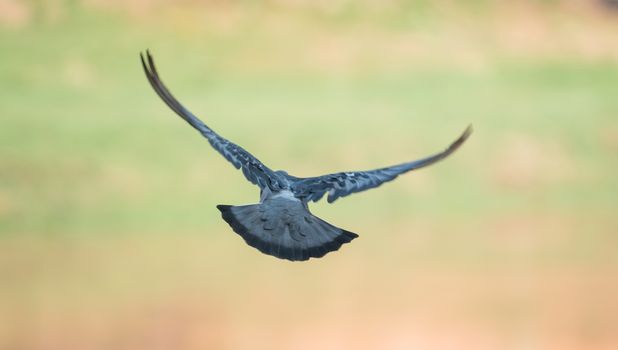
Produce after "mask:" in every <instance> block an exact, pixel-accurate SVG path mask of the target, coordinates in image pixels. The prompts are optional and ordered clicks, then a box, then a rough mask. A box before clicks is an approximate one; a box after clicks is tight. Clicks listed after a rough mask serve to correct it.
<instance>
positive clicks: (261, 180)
mask: <svg viewBox="0 0 618 350" xmlns="http://www.w3.org/2000/svg"><path fill="white" fill-rule="evenodd" d="M140 58H141V59H142V66H143V67H144V72H145V73H146V77H148V81H149V82H150V85H152V88H153V89H154V90H155V91H156V93H157V94H158V95H159V97H161V99H162V100H163V102H165V103H166V104H167V105H168V106H169V107H170V108H171V109H172V110H173V111H174V112H176V114H178V115H179V116H180V117H181V118H182V119H184V120H185V121H186V122H187V123H189V124H190V125H191V126H192V127H194V128H195V129H197V130H198V131H199V132H200V133H201V134H202V135H204V137H206V139H208V142H210V144H211V145H212V147H213V148H214V149H216V150H217V151H218V152H219V153H221V155H222V156H223V157H225V159H227V160H228V161H229V162H230V163H232V164H233V165H234V167H236V169H242V172H243V174H244V175H245V177H246V178H247V180H249V181H250V182H251V183H253V184H255V185H258V186H259V187H260V188H261V189H264V188H265V187H269V188H271V189H275V188H276V187H277V177H276V175H275V174H274V172H273V171H272V170H271V169H269V168H268V167H266V166H265V165H264V164H262V162H260V161H259V160H258V159H257V158H255V157H254V156H252V155H251V154H250V153H249V152H247V151H245V150H244V149H243V148H242V147H240V146H238V145H236V144H234V143H232V142H230V141H228V140H226V139H225V138H223V137H221V136H219V135H218V134H217V133H216V132H214V131H213V130H212V129H211V128H209V127H208V126H207V125H206V124H204V122H202V121H201V120H200V119H199V118H198V117H196V116H195V115H194V114H193V113H191V112H189V110H187V109H186V108H185V107H184V106H183V105H181V104H180V102H178V100H176V98H175V97H174V96H173V95H172V94H171V93H170V92H169V90H168V89H167V88H166V87H165V85H164V84H163V82H162V81H161V79H160V78H159V74H158V73H157V69H156V67H155V64H154V60H153V59H152V56H151V55H150V52H148V51H146V59H144V56H143V55H142V54H141V53H140Z"/></svg>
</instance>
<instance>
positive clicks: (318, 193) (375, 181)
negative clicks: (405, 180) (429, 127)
mask: <svg viewBox="0 0 618 350" xmlns="http://www.w3.org/2000/svg"><path fill="white" fill-rule="evenodd" d="M471 133H472V126H468V128H466V130H465V131H464V132H463V134H461V136H459V138H458V139H457V140H455V142H453V143H452V144H451V145H450V146H448V148H447V149H445V150H444V151H442V152H440V153H437V154H434V155H432V156H429V157H426V158H423V159H419V160H415V161H412V162H408V163H403V164H399V165H395V166H390V167H386V168H380V169H375V170H369V171H355V172H342V173H335V174H329V175H323V176H317V177H310V178H304V179H300V180H298V181H297V182H296V183H295V184H294V186H293V191H294V193H295V195H296V197H298V198H302V199H304V200H306V201H314V202H317V201H318V200H320V199H321V198H322V197H323V196H324V195H325V194H326V193H327V192H328V198H327V199H328V202H329V203H332V202H334V201H335V200H336V199H337V198H339V197H345V196H347V195H350V194H352V193H356V192H361V191H365V190H368V189H370V188H374V187H378V186H380V185H382V184H383V183H385V182H388V181H392V180H394V179H395V178H396V177H397V176H399V175H401V174H403V173H406V172H408V171H411V170H415V169H419V168H422V167H426V166H428V165H431V164H434V163H436V162H438V161H440V160H442V159H444V158H446V157H448V156H449V155H450V154H452V153H453V152H455V151H456V150H457V149H458V148H459V147H460V146H461V145H462V144H463V143H464V142H465V141H466V139H467V138H468V136H470V134H471Z"/></svg>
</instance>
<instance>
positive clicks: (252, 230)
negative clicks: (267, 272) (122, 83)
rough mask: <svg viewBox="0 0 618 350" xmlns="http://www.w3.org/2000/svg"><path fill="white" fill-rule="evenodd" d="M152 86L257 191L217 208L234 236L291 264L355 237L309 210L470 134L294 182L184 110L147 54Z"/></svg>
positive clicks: (426, 161)
mask: <svg viewBox="0 0 618 350" xmlns="http://www.w3.org/2000/svg"><path fill="white" fill-rule="evenodd" d="M140 58H141V63H142V67H143V69H144V72H145V74H146V77H147V78H148V81H149V82H150V85H151V86H152V88H153V89H154V91H155V92H156V93H157V94H158V95H159V97H160V98H161V99H162V100H163V102H165V103H166V104H167V106H168V107H169V108H171V109H172V110H173V111H174V112H175V113H176V114H177V115H179V116H180V117H181V118H182V119H184V120H185V121H186V122H187V123H189V125H191V126H192V127H193V128H195V129H196V130H197V131H199V133H201V134H202V136H204V137H205V138H206V139H207V140H208V142H209V143H210V145H211V146H212V147H213V148H214V149H215V150H216V151H217V152H219V153H220V154H221V155H222V156H223V157H224V158H225V159H226V160H227V161H229V162H230V163H232V165H233V166H234V167H236V169H240V170H241V171H242V173H243V175H244V176H245V178H246V179H247V180H248V181H249V182H251V183H253V184H254V185H257V186H258V187H259V188H260V200H259V202H258V203H257V204H249V205H238V206H233V205H217V209H219V211H220V212H221V216H222V218H223V220H225V221H226V222H227V223H228V224H229V226H230V227H231V228H232V230H233V231H234V232H236V233H237V234H238V235H239V236H241V237H242V238H243V239H244V241H245V242H246V243H247V244H248V245H249V246H251V247H254V248H256V249H258V250H259V251H260V252H262V253H264V254H267V255H271V256H274V257H276V258H279V259H286V260H289V261H305V260H308V259H310V258H321V257H323V256H324V255H326V254H328V253H330V252H333V251H337V250H339V248H340V247H341V246H342V245H343V244H346V243H349V242H351V241H352V240H354V239H355V238H357V237H358V235H357V234H356V233H354V232H350V231H347V230H344V229H342V228H339V227H337V226H334V225H332V224H330V223H328V222H326V221H324V220H322V219H320V218H319V217H317V216H315V215H313V214H312V213H311V212H310V211H309V206H308V204H309V203H310V202H317V201H319V200H320V199H322V198H323V197H324V196H325V195H327V201H328V202H329V203H332V202H334V201H335V200H337V199H338V198H341V197H345V196H348V195H350V194H353V193H357V192H361V191H365V190H369V189H371V188H375V187H378V186H380V185H382V184H384V183H385V182H389V181H392V180H394V179H395V178H397V177H398V176H399V175H401V174H404V173H407V172H409V171H412V170H416V169H420V168H423V167H426V166H428V165H431V164H434V163H436V162H438V161H440V160H442V159H444V158H446V157H448V156H449V155H451V154H452V153H453V152H455V151H456V150H457V149H458V148H459V147H460V146H461V145H462V144H463V143H464V142H465V141H466V140H467V139H468V137H469V136H470V134H471V133H472V125H469V126H468V127H467V128H466V129H465V130H464V132H463V133H462V134H461V136H459V137H458V138H457V139H456V140H455V141H454V142H452V143H451V144H450V145H449V146H448V147H447V148H446V149H445V150H443V151H442V152H439V153H436V154H433V155H431V156H428V157H425V158H421V159H418V160H414V161H410V162H405V163H401V164H398V165H394V166H388V167H383V168H379V169H374V170H368V171H349V172H338V173H332V174H328V175H322V176H316V177H296V176H292V175H290V174H288V173H287V172H285V171H283V170H277V171H275V170H272V169H271V168H269V167H268V166H266V165H265V164H264V163H262V162H261V161H259V160H258V159H257V158H256V157H254V156H253V155H252V154H251V153H249V152H248V151H246V150H245V149H244V148H242V147H240V146H238V145H237V144H235V143H233V142H231V141H229V140H227V139H225V138H224V137H222V136H220V135H219V134H217V133H216V132H215V131H214V130H213V129H211V128H210V127H209V126H207V125H206V124H205V123H204V122H203V121H202V120H200V119H199V118H198V117H197V116H195V115H194V114H193V113H191V112H190V111H189V110H188V109H186V108H185V107H184V106H183V105H182V104H180V102H178V100H177V99H176V98H175V97H174V96H173V95H172V94H171V92H170V91H169V90H168V89H167V87H166V86H165V85H164V84H163V82H162V80H161V78H160V76H159V73H158V72H157V68H156V66H155V63H154V59H153V57H152V55H151V53H150V51H149V50H146V53H145V55H144V54H143V53H141V52H140Z"/></svg>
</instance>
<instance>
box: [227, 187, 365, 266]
mask: <svg viewBox="0 0 618 350" xmlns="http://www.w3.org/2000/svg"><path fill="white" fill-rule="evenodd" d="M217 208H218V209H219V210H220V211H221V215H222V217H223V219H224V220H225V221H226V222H227V223H228V224H229V225H230V226H231V227H232V229H233V230H234V232H236V233H237V234H239V235H240V236H241V237H242V238H243V239H244V240H245V242H246V243H247V244H248V245H250V246H252V247H254V248H256V249H258V250H259V251H261V252H262V253H264V254H268V255H272V256H275V257H277V258H280V259H287V260H291V261H302V260H307V259H309V258H320V257H322V256H324V255H326V254H327V253H329V252H332V251H336V250H338V249H339V248H340V247H341V246H342V245H343V244H345V243H349V242H351V241H352V240H353V239H355V238H356V237H358V235H357V234H355V233H353V232H349V231H346V230H343V229H340V228H338V227H335V226H333V225H331V224H329V223H327V222H326V221H324V220H322V219H320V218H318V217H316V216H314V215H312V214H311V213H310V212H309V211H308V210H307V209H306V208H305V207H304V206H303V205H302V203H301V202H299V201H294V200H289V199H272V200H267V201H265V202H263V203H260V204H252V205H243V206H230V205H218V206H217Z"/></svg>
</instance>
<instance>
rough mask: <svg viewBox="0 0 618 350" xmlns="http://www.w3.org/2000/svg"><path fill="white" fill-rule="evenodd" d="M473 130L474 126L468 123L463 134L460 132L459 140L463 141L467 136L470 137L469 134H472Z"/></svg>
mask: <svg viewBox="0 0 618 350" xmlns="http://www.w3.org/2000/svg"><path fill="white" fill-rule="evenodd" d="M473 131H474V128H473V127H472V124H469V125H468V127H467V128H466V130H464V132H463V134H461V137H460V139H461V141H462V142H463V141H465V140H467V139H468V137H470V135H472V132H473Z"/></svg>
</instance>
